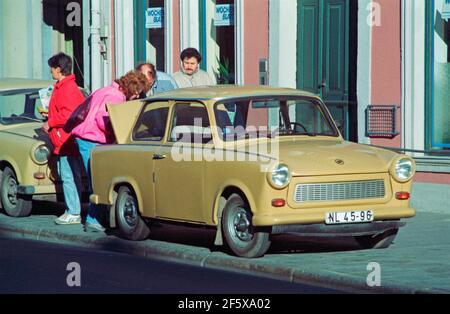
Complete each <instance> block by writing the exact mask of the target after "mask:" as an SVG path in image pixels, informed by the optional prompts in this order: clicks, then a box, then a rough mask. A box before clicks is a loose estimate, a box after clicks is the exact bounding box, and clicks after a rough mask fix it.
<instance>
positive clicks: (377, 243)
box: [355, 228, 398, 249]
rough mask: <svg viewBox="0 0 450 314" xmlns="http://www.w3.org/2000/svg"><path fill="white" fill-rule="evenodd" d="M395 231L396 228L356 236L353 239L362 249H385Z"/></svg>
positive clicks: (396, 231) (392, 239) (393, 237)
mask: <svg viewBox="0 0 450 314" xmlns="http://www.w3.org/2000/svg"><path fill="white" fill-rule="evenodd" d="M397 233H398V228H396V229H391V230H388V231H385V232H383V233H378V234H373V235H368V236H357V237H355V240H356V242H358V244H359V245H360V246H361V247H362V248H363V249H386V248H388V247H389V246H390V245H391V244H392V242H393V241H394V239H395V237H396V236H397Z"/></svg>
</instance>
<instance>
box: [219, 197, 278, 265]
mask: <svg viewBox="0 0 450 314" xmlns="http://www.w3.org/2000/svg"><path fill="white" fill-rule="evenodd" d="M254 229H255V228H254V226H253V225H252V213H251V211H250V209H249V208H248V206H247V205H246V204H245V202H244V201H243V200H242V198H241V197H240V196H239V195H237V194H233V195H231V196H230V198H229V199H228V200H227V203H226V204H225V207H224V210H223V214H222V230H223V234H224V236H225V241H226V244H227V246H228V247H229V249H230V250H231V251H233V253H234V254H236V255H237V256H240V257H247V258H255V257H261V256H263V255H264V254H265V253H266V252H267V250H268V249H269V247H270V240H269V236H270V232H261V231H259V232H255V230H254Z"/></svg>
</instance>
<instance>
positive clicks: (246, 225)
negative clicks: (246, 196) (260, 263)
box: [233, 207, 252, 242]
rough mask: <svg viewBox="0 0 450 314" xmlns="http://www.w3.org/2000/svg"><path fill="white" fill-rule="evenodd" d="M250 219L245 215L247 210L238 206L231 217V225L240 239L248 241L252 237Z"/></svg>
mask: <svg viewBox="0 0 450 314" xmlns="http://www.w3.org/2000/svg"><path fill="white" fill-rule="evenodd" d="M250 225H251V224H250V220H249V219H248V217H247V211H246V210H245V209H244V208H241V207H239V208H238V210H237V212H236V215H235V216H234V219H233V227H234V232H235V234H236V236H237V237H238V238H239V239H240V240H241V241H245V242H248V241H250V240H251V239H252V234H251V233H250Z"/></svg>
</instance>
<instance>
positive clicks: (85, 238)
mask: <svg viewBox="0 0 450 314" xmlns="http://www.w3.org/2000/svg"><path fill="white" fill-rule="evenodd" d="M0 233H1V234H2V235H4V236H7V237H10V238H11V237H12V238H23V239H29V240H38V241H47V242H53V243H63V244H67V245H78V246H83V247H87V248H92V249H98V250H104V251H112V252H116V253H125V254H130V255H134V256H139V257H144V258H152V259H157V260H164V261H171V262H176V263H183V264H188V265H192V266H197V267H205V268H209V269H217V270H226V271H233V272H236V271H237V272H243V273H246V274H250V275H257V276H263V277H267V278H272V279H277V280H282V281H288V282H292V283H299V284H309V285H314V286H318V287H323V288H329V289H338V290H341V291H343V292H348V293H369V294H429V293H443V291H440V290H436V289H427V290H423V289H422V290H421V289H415V288H410V287H403V286H398V285H395V284H389V286H382V287H369V286H367V284H366V282H364V281H363V280H361V279H360V278H352V277H351V276H349V275H348V274H342V273H333V272H328V273H318V272H314V271H308V270H299V269H295V268H291V267H282V266H276V265H271V264H268V263H264V262H263V261H262V260H261V259H244V258H237V257H233V256H229V255H226V254H224V253H217V252H211V251H209V250H208V252H198V251H194V250H190V249H189V246H186V245H183V244H177V243H167V242H160V241H157V240H154V241H142V242H133V241H127V240H123V239H120V238H117V237H115V236H106V237H105V236H104V234H99V235H98V236H93V235H92V234H81V235H71V234H67V233H63V232H59V231H55V230H50V229H46V228H38V227H36V228H24V227H16V226H11V225H7V224H2V223H1V222H0Z"/></svg>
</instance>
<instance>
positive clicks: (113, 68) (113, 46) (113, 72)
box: [109, 0, 116, 81]
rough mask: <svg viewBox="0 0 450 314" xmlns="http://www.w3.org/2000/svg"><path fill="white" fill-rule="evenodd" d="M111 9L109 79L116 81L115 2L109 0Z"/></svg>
mask: <svg viewBox="0 0 450 314" xmlns="http://www.w3.org/2000/svg"><path fill="white" fill-rule="evenodd" d="M109 6H110V8H111V47H110V51H111V79H112V81H114V80H115V79H116V11H115V7H116V1H115V0H110V5H109Z"/></svg>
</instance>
